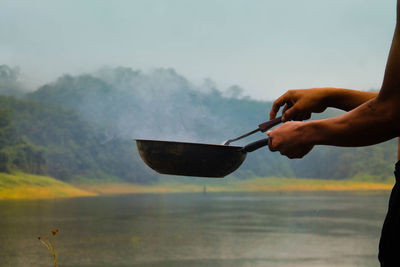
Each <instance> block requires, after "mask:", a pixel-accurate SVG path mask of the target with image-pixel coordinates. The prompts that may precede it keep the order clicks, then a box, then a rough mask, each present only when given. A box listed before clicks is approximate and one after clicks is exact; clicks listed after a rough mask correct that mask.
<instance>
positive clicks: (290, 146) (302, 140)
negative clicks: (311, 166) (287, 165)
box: [267, 121, 314, 159]
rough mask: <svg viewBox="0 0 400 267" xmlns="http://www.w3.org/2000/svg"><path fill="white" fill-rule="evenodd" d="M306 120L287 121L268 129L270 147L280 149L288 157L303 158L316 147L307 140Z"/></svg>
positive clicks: (272, 149)
mask: <svg viewBox="0 0 400 267" xmlns="http://www.w3.org/2000/svg"><path fill="white" fill-rule="evenodd" d="M305 124H306V123H305V122H298V121H296V122H295V121H291V122H285V123H284V124H282V126H280V127H277V128H275V129H273V130H272V131H268V132H267V135H268V136H269V143H268V146H269V149H270V150H271V151H279V152H280V153H281V154H282V155H285V156H287V157H288V158H291V159H293V158H302V157H303V156H305V155H306V154H307V153H308V152H310V151H311V149H312V148H313V147H314V145H313V144H311V142H310V141H309V140H307V138H306V136H307V134H306V133H305V131H306V129H307V127H304V126H305Z"/></svg>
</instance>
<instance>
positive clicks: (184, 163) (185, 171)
mask: <svg viewBox="0 0 400 267" xmlns="http://www.w3.org/2000/svg"><path fill="white" fill-rule="evenodd" d="M280 121H281V120H280V118H277V119H275V120H271V121H268V122H265V123H262V124H260V125H259V128H258V129H257V131H262V132H265V131H266V130H267V129H269V128H271V127H273V126H275V125H276V124H278V123H280ZM257 131H256V130H254V131H252V132H257ZM252 132H250V133H252ZM245 136H248V134H245V135H243V136H242V137H245ZM232 140H233V139H232ZM234 140H237V139H234ZM136 144H137V148H138V150H139V154H140V156H141V158H142V159H143V161H144V162H145V163H146V164H147V165H148V166H149V167H150V168H152V169H153V170H155V171H157V172H158V173H162V174H173V175H185V176H198V177H224V176H226V175H228V174H230V173H232V172H233V171H235V170H236V169H237V168H239V166H240V165H241V164H242V162H243V161H244V160H245V158H246V155H247V152H252V151H254V150H257V149H259V148H261V147H263V146H266V145H267V144H268V138H264V139H261V140H258V141H256V142H253V143H250V144H248V145H246V146H244V147H239V146H228V145H211V144H200V143H185V142H172V141H157V140H144V139H136Z"/></svg>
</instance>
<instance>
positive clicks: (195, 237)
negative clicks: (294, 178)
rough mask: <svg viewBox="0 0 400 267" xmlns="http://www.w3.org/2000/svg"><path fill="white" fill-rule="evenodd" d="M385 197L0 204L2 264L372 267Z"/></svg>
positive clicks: (246, 196)
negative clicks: (53, 242)
mask: <svg viewBox="0 0 400 267" xmlns="http://www.w3.org/2000/svg"><path fill="white" fill-rule="evenodd" d="M387 198H388V193H382V194H371V195H368V194H354V193H317V194H316V193H301V194H300V193H297V194H296V193H287V194H282V193H263V194H242V193H241V194H227V193H225V194H207V195H206V196H203V195H202V194H176V195H131V196H118V197H96V198H82V199H69V200H40V201H1V202H0V218H1V221H0V240H2V241H1V245H0V246H1V247H0V266H44V265H46V266H50V263H51V261H50V258H49V255H48V252H47V251H46V249H45V248H44V247H42V246H41V244H40V243H39V242H38V240H37V239H36V237H37V236H38V235H43V234H45V233H48V230H49V229H50V228H55V227H57V228H60V229H61V233H60V234H59V235H57V242H58V257H59V263H60V265H61V266H189V265H190V266H230V267H231V266H337V265H341V266H377V265H378V261H377V246H378V238H379V234H380V227H381V224H382V222H383V218H384V215H385V211H386V205H387Z"/></svg>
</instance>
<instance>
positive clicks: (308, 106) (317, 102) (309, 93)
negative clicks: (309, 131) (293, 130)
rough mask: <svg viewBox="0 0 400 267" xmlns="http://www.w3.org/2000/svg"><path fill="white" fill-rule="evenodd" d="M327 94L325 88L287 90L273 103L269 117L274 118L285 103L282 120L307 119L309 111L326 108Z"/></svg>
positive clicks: (318, 111)
mask: <svg viewBox="0 0 400 267" xmlns="http://www.w3.org/2000/svg"><path fill="white" fill-rule="evenodd" d="M327 94H328V90H327V88H314V89H298V90H289V91H287V92H286V93H285V94H283V95H282V96H280V97H279V98H278V99H277V100H275V102H274V103H273V105H272V109H271V112H270V114H269V116H270V119H274V118H275V117H276V113H277V112H278V111H279V109H280V108H281V106H283V105H285V106H284V108H283V110H282V114H283V116H282V121H290V120H296V121H302V120H308V119H309V118H311V113H313V112H314V113H320V112H323V111H324V110H325V109H326V108H327V105H326V104H325V103H324V102H325V101H324V99H325V97H326V95H327Z"/></svg>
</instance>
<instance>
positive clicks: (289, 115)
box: [282, 105, 300, 121]
mask: <svg viewBox="0 0 400 267" xmlns="http://www.w3.org/2000/svg"><path fill="white" fill-rule="evenodd" d="M299 114H300V110H298V108H297V107H296V105H294V106H292V107H291V108H289V109H288V110H286V111H285V113H284V114H283V115H282V121H290V120H296V117H297V116H298V115H299Z"/></svg>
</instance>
